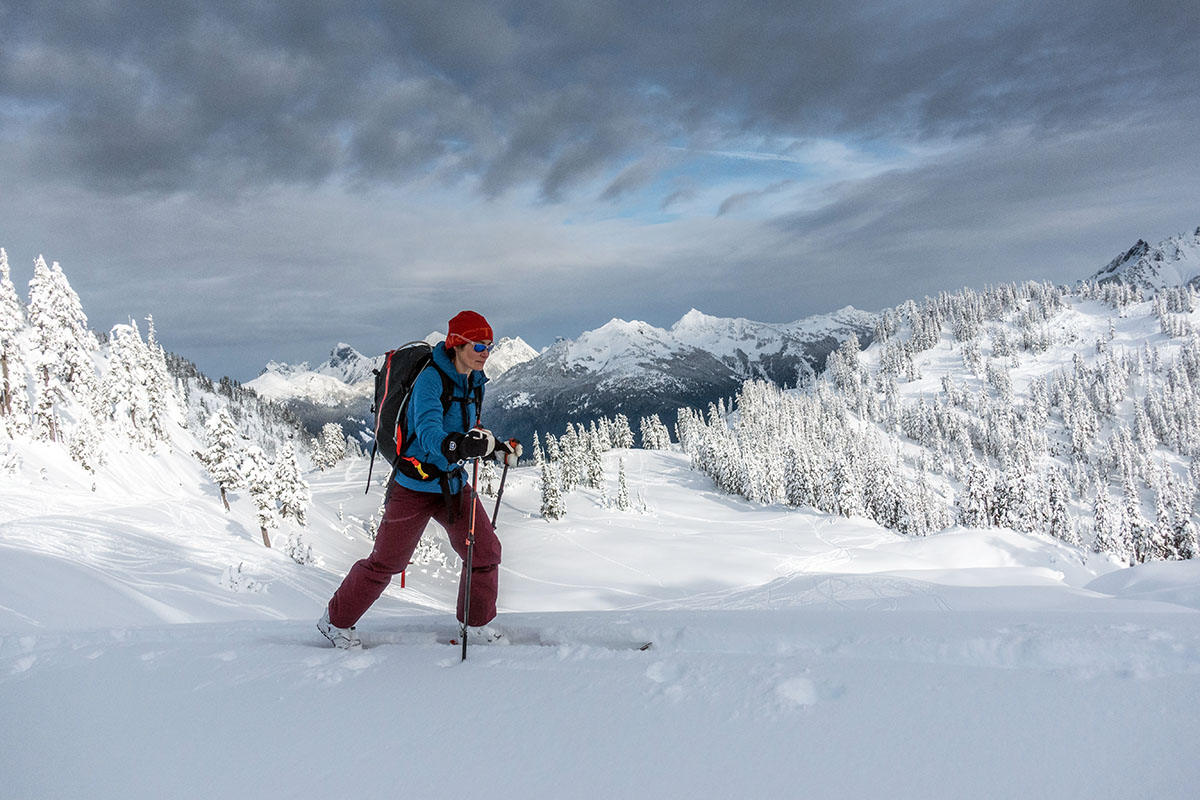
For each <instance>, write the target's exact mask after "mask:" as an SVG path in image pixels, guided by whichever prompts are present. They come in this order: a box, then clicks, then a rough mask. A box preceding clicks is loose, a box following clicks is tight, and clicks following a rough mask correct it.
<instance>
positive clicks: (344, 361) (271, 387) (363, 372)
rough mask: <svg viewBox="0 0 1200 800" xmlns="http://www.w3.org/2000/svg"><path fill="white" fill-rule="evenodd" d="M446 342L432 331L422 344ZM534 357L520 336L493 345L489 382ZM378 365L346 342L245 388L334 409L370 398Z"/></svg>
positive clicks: (280, 366)
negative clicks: (320, 357)
mask: <svg viewBox="0 0 1200 800" xmlns="http://www.w3.org/2000/svg"><path fill="white" fill-rule="evenodd" d="M445 340H446V335H445V334H443V333H439V332H437V331H433V332H431V333H430V334H429V335H428V336H426V337H425V338H424V339H422V340H421V341H424V342H427V343H428V344H431V345H437V344H441V343H442V342H444V341H445ZM398 344H403V342H400V343H398ZM537 355H538V353H537V351H536V350H534V349H533V348H532V347H530V346H529V345H528V344H527V343H526V342H525V340H524V339H522V338H520V337H519V336H518V337H504V338H501V339H499V340H498V341H497V342H496V349H495V350H493V351H492V353H491V355H490V356H489V357H488V361H487V366H486V367H485V371H486V373H487V376H488V377H489V378H493V379H494V378H498V377H500V376H501V375H503V374H504V373H505V372H507V371H508V370H510V369H512V368H513V367H515V366H517V365H518V364H522V363H524V362H526V361H529V360H530V359H533V358H537ZM380 363H382V358H381V357H375V358H369V357H367V356H364V355H362V354H361V353H359V352H358V351H357V350H355V349H354V348H353V347H351V346H350V345H348V344H346V343H345V342H338V343H337V344H336V345H335V346H334V348H333V350H332V351H331V352H330V355H329V358H328V359H327V360H326V361H324V362H322V363H321V364H319V365H318V366H316V367H313V368H310V367H309V365H308V362H304V363H301V364H296V365H290V364H284V363H280V362H277V361H272V362H270V363H268V364H267V366H266V367H265V368H264V369H263V371H262V373H260V374H259V375H258V377H256V378H254V379H253V380H251V381H247V382H246V386H248V387H249V388H251V389H253V390H254V391H255V392H256V393H257V394H258V395H259V396H260V397H264V398H266V399H268V400H274V401H277V402H286V401H288V400H294V399H300V400H305V401H308V402H310V403H314V404H316V405H320V406H336V405H341V404H344V403H352V402H354V401H356V400H363V399H365V398H369V397H371V395H372V393H373V392H374V391H375V374H374V372H373V370H374V369H375V368H376V366H377V365H378V364H380Z"/></svg>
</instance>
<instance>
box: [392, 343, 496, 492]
mask: <svg viewBox="0 0 1200 800" xmlns="http://www.w3.org/2000/svg"><path fill="white" fill-rule="evenodd" d="M433 361H434V363H433V364H431V365H430V366H427V367H426V368H425V369H423V370H421V374H420V375H418V376H417V379H416V380H415V381H414V382H413V389H412V397H410V398H409V401H408V412H407V415H406V423H407V427H408V430H409V431H413V432H415V433H416V437H417V438H416V439H415V440H414V441H413V443H412V444H410V445H409V446H408V449H407V450H406V451H405V452H404V455H405V456H411V457H413V458H416V459H417V460H418V461H420V462H421V463H423V464H432V465H433V466H435V467H437V468H438V469H440V470H444V471H445V472H449V473H450V491H451V492H452V493H454V494H457V493H458V492H460V491H462V488H463V484H464V482H465V480H466V474H465V471H464V470H463V469H461V466H462V464H463V462H461V461H457V462H455V463H453V464H451V463H450V462H449V461H447V460H446V456H445V455H443V454H442V442H443V441H445V439H446V436H447V435H448V434H450V433H466V432H467V431H468V430H470V429H471V428H472V427H473V426H474V425H475V423H476V421H477V420H478V419H479V414H480V410H479V409H478V408H477V407H476V406H475V388H476V387H482V386H483V384H485V383H487V376H486V375H484V374H483V373H482V372H480V371H478V370H473V371H471V372H470V373H468V374H466V375H462V374H460V373H459V372H458V370H456V369H455V368H454V359H453V357H452V356H451V354H450V352H449V351H448V350H447V349H446V348H445V347H444V346H443V345H440V344H435V345H434V346H433ZM439 369H440V370H441V371H442V372H443V373H444V374H445V375H447V376H449V378H450V381H451V383H453V384H454V396H456V397H469V398H470V400H469V401H468V402H467V403H466V406H467V426H466V427H465V428H464V427H463V413H462V412H463V410H462V404H460V403H459V402H458V401H452V402H451V403H450V408H449V409H447V410H446V411H445V412H444V413H443V411H442V378H441V376H440V375H438V370H439ZM479 396H480V398H482V397H483V392H482V389H481V390H480V394H479ZM396 483H398V484H400V485H401V486H403V487H405V488H406V489H413V490H415V491H418V492H435V493H441V491H442V487H441V486H440V485H439V481H419V480H417V479H415V478H410V477H408V476H406V475H404V474H403V473H401V472H399V471H397V472H396Z"/></svg>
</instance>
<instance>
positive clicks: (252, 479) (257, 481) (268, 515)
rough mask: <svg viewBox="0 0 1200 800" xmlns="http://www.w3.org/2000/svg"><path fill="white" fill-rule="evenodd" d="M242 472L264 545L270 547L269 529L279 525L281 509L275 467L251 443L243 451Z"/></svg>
mask: <svg viewBox="0 0 1200 800" xmlns="http://www.w3.org/2000/svg"><path fill="white" fill-rule="evenodd" d="M242 474H243V475H245V476H246V491H247V492H249V494H250V499H251V500H252V501H253V503H254V510H255V518H256V519H257V521H258V527H259V530H260V531H261V533H262V540H263V545H264V546H266V547H270V546H271V538H270V536H268V534H267V530H268V529H269V528H278V527H279V511H278V509H277V507H276V505H275V503H276V498H277V497H278V496H279V487H278V485H277V484H276V482H275V468H274V466H273V465H272V464H271V462H270V460H269V459H268V458H267V454H266V453H264V452H263V450H262V448H261V447H259V446H258V445H256V444H253V445H250V446H249V447H247V448H246V449H245V451H243V453H242Z"/></svg>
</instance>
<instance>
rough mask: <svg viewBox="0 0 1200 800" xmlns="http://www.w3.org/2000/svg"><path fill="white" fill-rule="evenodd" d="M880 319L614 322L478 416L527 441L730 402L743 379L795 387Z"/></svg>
mask: <svg viewBox="0 0 1200 800" xmlns="http://www.w3.org/2000/svg"><path fill="white" fill-rule="evenodd" d="M877 319H878V317H877V315H875V314H872V313H869V312H865V311H859V310H857V309H854V308H852V307H849V306H847V307H846V308H843V309H841V310H839V311H835V312H833V313H831V314H822V315H815V316H811V317H806V318H804V319H800V320H797V321H795V322H791V323H765V322H756V321H753V320H748V319H743V318H725V317H714V316H709V315H707V314H704V313H702V312H700V311H698V310H696V309H692V310H690V311H688V313H687V314H685V315H684V316H683V317H682V318H680V319H679V320H678V321H677V322H676V323H675V324H674V325H672V326H671V327H670V328H669V329H664V328H659V327H656V326H654V325H651V324H649V323H646V322H643V321H640V320H633V321H627V320H623V319H616V318H614V319H612V320H610V321H609V322H607V323H606V324H604V325H602V326H601V327H599V328H596V329H595V330H591V331H587V332H585V333H583V334H582V335H580V336H579V337H578V338H577V339H563V340H560V341H558V342H556V343H555V344H553V345H552V346H550V347H549V348H547V349H546V350H545V352H543V353H542V354H541V355H540V356H539V357H538V358H536V359H531V360H529V361H527V362H525V363H523V364H520V365H518V366H517V367H515V368H513V369H512V370H511V371H509V372H506V373H505V374H504V375H503V376H501V377H500V378H499V379H498V380H496V381H494V382H493V383H492V384H491V385H490V386H489V388H488V395H487V399H486V401H485V419H487V420H488V424H489V425H490V426H492V427H493V428H495V429H497V430H502V431H504V432H505V433H504V435H506V436H509V435H513V436H516V437H518V438H520V439H522V440H531V439H532V436H533V433H534V432H535V431H542V432H545V431H553V430H561V428H562V427H563V426H564V425H565V424H566V423H567V422H568V421H576V422H581V421H587V420H588V419H593V418H598V417H602V416H613V415H615V414H618V413H620V414H624V415H626V416H627V417H629V418H630V419H633V420H634V422H635V423H636V421H637V418H638V417H642V416H650V415H653V414H658V415H660V417H661V418H662V419H663V420H664V422H666V424H667V425H668V426H670V425H671V424H673V422H674V415H675V413H676V411H677V410H678V409H679V408H683V407H691V406H694V407H699V408H704V407H706V406H707V405H708V404H709V403H712V402H716V401H718V400H719V399H721V398H727V397H731V396H732V395H733V394H734V393H735V392H736V391H737V389H738V386H740V385H741V383H742V381H744V380H747V379H749V378H763V379H766V380H770V381H773V382H775V383H777V384H780V385H788V386H794V385H796V384H797V383H798V382H805V381H807V380H809V379H811V377H812V376H813V375H814V374H815V373H817V372H819V371H820V370H821V369H822V368H823V367H824V364H825V359H826V357H827V356H828V355H829V353H831V352H833V351H834V350H835V349H836V348H837V347H838V346H840V345H841V344H842V342H844V341H846V340H848V339H850V338H851V337H852V336H853V337H855V338H857V339H858V340H859V341H860V342H863V343H866V342H869V341H870V340H871V337H872V335H873V330H874V327H875V323H876V321H877Z"/></svg>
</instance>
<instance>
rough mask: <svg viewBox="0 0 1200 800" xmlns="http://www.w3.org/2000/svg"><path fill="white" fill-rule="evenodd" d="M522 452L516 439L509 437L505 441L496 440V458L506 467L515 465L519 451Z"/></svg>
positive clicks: (519, 456) (519, 458)
mask: <svg viewBox="0 0 1200 800" xmlns="http://www.w3.org/2000/svg"><path fill="white" fill-rule="evenodd" d="M523 452H524V450H522V448H521V443H520V442H519V441H517V440H516V439H509V440H508V441H507V442H501V441H497V442H496V460H497V461H499V462H500V463H501V464H503V465H504V466H506V467H515V466H516V465H517V462H518V461H520V460H521V453H523Z"/></svg>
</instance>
